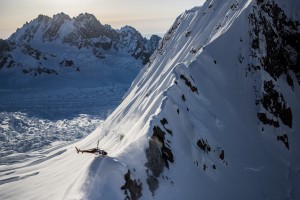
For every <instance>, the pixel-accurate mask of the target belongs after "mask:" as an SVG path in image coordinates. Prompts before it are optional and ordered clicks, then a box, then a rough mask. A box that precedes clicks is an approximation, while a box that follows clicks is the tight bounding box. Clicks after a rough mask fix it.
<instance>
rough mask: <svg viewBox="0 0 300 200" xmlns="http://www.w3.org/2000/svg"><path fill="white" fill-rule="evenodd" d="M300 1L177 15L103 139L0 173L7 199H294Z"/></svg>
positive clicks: (101, 132)
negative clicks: (101, 153) (101, 152)
mask: <svg viewBox="0 0 300 200" xmlns="http://www.w3.org/2000/svg"><path fill="white" fill-rule="evenodd" d="M299 9H300V4H299V3H298V2H296V1H293V2H292V1H281V0H276V1H271V0H269V1H260V0H252V1H251V0H239V1H238V0H237V1H236V0H229V1H226V2H224V1H214V0H209V1H206V3H205V4H204V5H203V6H202V7H195V8H193V9H192V10H189V11H186V12H185V13H183V14H182V15H180V16H179V17H178V18H177V19H176V21H175V23H174V24H173V26H172V27H171V28H170V29H169V31H168V32H167V33H166V34H165V36H164V38H163V40H162V41H161V42H160V45H159V49H158V50H157V51H156V52H155V53H154V54H153V55H152V57H151V59H150V64H149V65H147V66H145V67H144V69H143V70H142V71H141V73H140V74H139V76H138V77H137V79H136V80H135V81H134V83H133V84H132V86H131V88H130V90H129V91H128V92H127V94H126V96H125V98H124V100H123V102H122V103H121V105H120V106H119V107H118V108H117V109H116V110H115V111H114V112H113V113H112V114H111V115H110V117H109V118H108V119H107V120H106V121H105V122H104V124H103V125H102V126H101V127H99V128H98V129H97V130H96V131H94V132H93V133H92V134H90V135H89V136H88V137H87V138H86V139H84V140H83V141H81V142H79V143H77V144H75V145H76V146H78V147H80V148H92V147H95V146H96V145H97V141H98V140H99V146H100V147H101V148H103V149H105V150H107V151H108V154H109V156H108V157H104V158H101V157H96V158H95V156H93V155H87V154H79V155H77V154H76V152H75V149H74V146H75V145H71V146H68V147H64V148H62V149H58V150H56V151H51V153H49V154H46V155H45V157H43V158H41V159H42V160H37V161H35V162H33V163H28V165H25V166H24V165H22V166H20V165H18V164H16V165H11V166H6V167H4V166H1V168H0V169H1V182H0V184H1V185H0V197H1V199H22V198H25V199H249V200H250V199H299V198H300V182H299V180H300V155H299V151H300V145H299V144H300V136H299V130H300V127H299V126H300V123H299V122H300V121H299V119H300V116H299V115H300V106H299V102H300V87H299V38H300V37H299V36H300V33H299V26H300V23H299V18H300V16H299V15H300V13H299Z"/></svg>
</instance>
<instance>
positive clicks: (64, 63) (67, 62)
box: [59, 59, 75, 67]
mask: <svg viewBox="0 0 300 200" xmlns="http://www.w3.org/2000/svg"><path fill="white" fill-rule="evenodd" d="M59 65H60V66H64V67H74V66H75V65H74V62H73V60H66V59H64V60H63V61H61V62H60V63H59Z"/></svg>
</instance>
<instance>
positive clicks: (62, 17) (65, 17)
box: [53, 12, 71, 21]
mask: <svg viewBox="0 0 300 200" xmlns="http://www.w3.org/2000/svg"><path fill="white" fill-rule="evenodd" d="M70 19H71V17H70V16H69V15H67V14H65V13H63V12H61V13H57V14H55V15H53V20H54V21H56V20H70Z"/></svg>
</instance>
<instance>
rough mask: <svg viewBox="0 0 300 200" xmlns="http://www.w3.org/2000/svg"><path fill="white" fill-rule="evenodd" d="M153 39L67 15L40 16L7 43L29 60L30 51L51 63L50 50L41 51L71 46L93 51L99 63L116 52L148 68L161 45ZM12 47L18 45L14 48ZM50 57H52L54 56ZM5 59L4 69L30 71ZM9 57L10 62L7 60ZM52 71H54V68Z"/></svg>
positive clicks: (82, 16) (84, 16)
mask: <svg viewBox="0 0 300 200" xmlns="http://www.w3.org/2000/svg"><path fill="white" fill-rule="evenodd" d="M154 38H155V39H153V38H152V39H151V40H147V39H146V38H144V37H143V36H142V35H141V34H140V33H139V32H138V31H137V30H136V29H134V28H133V27H129V26H127V27H125V28H122V31H119V30H115V29H113V28H112V27H111V26H109V25H104V26H103V25H102V24H101V23H100V21H99V20H97V19H96V17H95V16H94V15H92V14H88V13H84V14H80V15H78V16H77V17H74V18H72V19H71V18H70V17H69V16H68V15H66V14H65V13H59V14H56V15H54V16H53V18H50V17H47V16H44V15H39V16H38V17H37V18H36V19H34V20H32V21H30V22H29V23H26V24H25V25H24V26H23V27H22V28H20V29H18V30H17V31H16V32H15V33H14V34H12V35H11V37H10V38H9V39H8V40H7V41H9V42H10V43H11V49H13V50H12V51H18V49H22V50H21V51H22V52H23V53H25V54H27V55H30V56H32V55H33V54H31V53H29V54H28V51H29V49H30V51H31V52H33V51H34V52H40V53H38V55H40V54H42V52H43V51H46V52H44V54H45V55H44V56H43V57H44V58H45V60H47V59H48V58H47V56H46V54H50V53H49V52H47V51H48V50H47V49H41V48H44V46H48V48H49V47H50V48H49V49H56V48H57V46H61V47H62V48H70V46H71V47H75V48H77V49H79V50H80V49H90V50H89V51H91V53H92V55H93V56H95V57H96V58H97V59H103V58H105V56H104V54H105V52H107V53H112V52H116V53H119V54H126V55H128V56H131V57H134V58H135V59H138V60H140V61H141V62H142V63H143V64H146V63H147V62H148V61H149V57H150V55H151V54H152V53H153V52H154V50H155V49H156V47H157V44H158V42H159V38H158V37H154ZM13 43H14V44H15V45H12V44H13ZM24 48H25V49H24ZM51 54H52V55H53V53H51ZM4 57H5V59H4V58H3V59H2V60H3V62H2V63H1V66H10V67H11V66H20V67H21V66H22V67H21V68H28V66H26V67H25V66H24V64H22V63H21V62H19V61H17V60H18V58H15V62H14V61H12V60H11V58H12V57H13V56H11V54H9V53H7V54H6V55H5V56H4ZM8 57H9V58H10V59H6V58H8ZM36 58H40V57H39V56H38V57H34V59H36ZM52 58H53V57H52ZM52 58H51V59H52ZM30 59H31V58H30ZM30 59H28V60H30ZM63 59H65V58H62V60H63ZM8 62H9V63H8ZM30 62H31V61H30ZM36 62H37V63H36V64H34V68H36V67H37V66H35V65H42V64H41V62H40V61H36ZM60 62H61V60H60V61H58V62H57V64H58V65H57V66H59V63H60ZM31 67H33V66H31ZM46 68H47V67H46ZM51 68H55V66H52V67H51Z"/></svg>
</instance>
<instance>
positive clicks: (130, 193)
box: [121, 170, 142, 200]
mask: <svg viewBox="0 0 300 200" xmlns="http://www.w3.org/2000/svg"><path fill="white" fill-rule="evenodd" d="M130 174H131V172H130V170H128V172H127V174H125V175H124V179H125V185H123V186H122V187H121V189H122V190H124V195H125V199H126V200H137V199H139V198H141V197H142V183H140V181H139V180H138V181H137V180H135V179H134V180H132V179H131V178H130Z"/></svg>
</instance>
